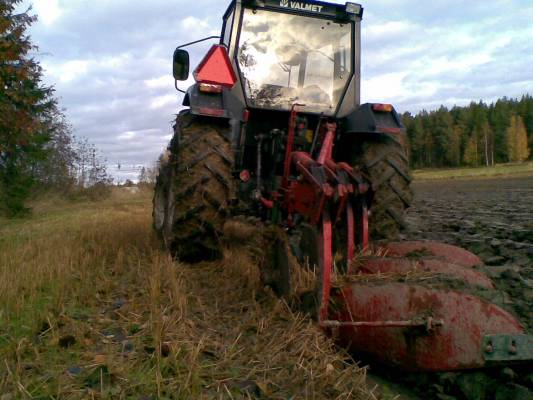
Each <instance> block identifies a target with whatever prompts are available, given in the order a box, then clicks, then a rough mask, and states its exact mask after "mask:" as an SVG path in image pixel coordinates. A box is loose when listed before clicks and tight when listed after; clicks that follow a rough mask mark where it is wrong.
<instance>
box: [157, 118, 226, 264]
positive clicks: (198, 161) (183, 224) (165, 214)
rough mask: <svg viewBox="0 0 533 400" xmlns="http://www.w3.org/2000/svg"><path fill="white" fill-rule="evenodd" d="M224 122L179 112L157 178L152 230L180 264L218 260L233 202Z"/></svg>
mask: <svg viewBox="0 0 533 400" xmlns="http://www.w3.org/2000/svg"><path fill="white" fill-rule="evenodd" d="M229 129H230V128H229V126H228V124H227V122H226V121H219V120H215V119H208V118H202V117H197V116H193V115H191V114H190V113H189V112H184V113H182V114H180V115H178V117H177V119H176V124H175V125H174V137H173V138H172V140H171V142H170V146H169V149H168V152H167V154H166V155H165V157H164V158H165V159H164V160H163V162H162V163H161V164H162V165H161V167H160V171H159V176H158V177H157V181H156V186H155V193H154V201H153V206H154V208H153V220H154V228H155V230H156V232H157V234H158V236H159V237H160V238H161V239H162V241H163V243H164V245H165V247H166V248H167V249H168V250H169V251H170V252H171V253H172V254H173V255H174V256H175V257H177V258H179V259H180V260H182V261H184V262H189V263H196V262H200V261H204V260H215V259H218V258H220V257H221V256H222V251H221V244H220V237H221V235H222V229H223V225H224V221H225V219H226V216H227V214H228V212H229V204H230V201H231V199H232V196H233V193H234V190H233V179H232V175H231V169H232V166H233V153H232V151H231V145H230V142H229V140H228V133H229Z"/></svg>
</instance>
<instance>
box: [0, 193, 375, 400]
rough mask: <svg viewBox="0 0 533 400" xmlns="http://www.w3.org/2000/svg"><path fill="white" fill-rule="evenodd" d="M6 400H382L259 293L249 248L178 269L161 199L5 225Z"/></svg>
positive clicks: (312, 332)
mask: <svg viewBox="0 0 533 400" xmlns="http://www.w3.org/2000/svg"><path fill="white" fill-rule="evenodd" d="M0 304H1V305H2V306H1V307H2V308H1V309H0V363H1V364H0V399H2V400H12V399H18V398H35V399H143V400H146V399H156V398H158V399H202V398H205V399H218V398H220V399H241V398H242V399H247V398H269V399H288V398H294V399H303V398H306V399H307V398H308V399H324V398H332V399H348V398H350V399H351V398H354V399H372V398H376V396H377V395H376V394H375V393H374V392H375V390H369V389H367V387H366V385H365V370H364V369H360V368H359V367H358V366H357V365H356V364H355V363H354V362H353V361H352V360H351V359H350V358H349V357H348V356H347V355H346V354H344V353H343V352H342V351H339V350H338V349H335V348H334V346H333V344H332V342H331V341H330V340H328V339H327V338H326V337H325V336H324V335H323V334H322V333H321V332H320V331H319V330H318V329H317V328H316V327H315V325H314V324H313V322H312V321H311V320H310V319H309V318H308V317H306V316H304V315H302V314H299V313H298V312H295V311H293V310H291V309H290V308H289V307H288V306H287V305H286V304H285V303H284V302H282V301H279V300H278V299H277V298H276V297H275V296H274V295H273V294H272V293H271V292H270V291H269V290H268V289H265V288H263V287H262V285H261V284H260V283H259V278H258V272H257V270H256V268H255V266H254V265H252V263H251V262H250V260H249V258H248V256H247V252H246V250H245V249H231V248H228V249H227V251H226V258H225V260H223V261H221V262H218V263H211V264H203V265H197V266H187V265H179V264H177V263H176V262H174V261H173V260H172V259H171V258H169V257H168V256H167V255H166V254H165V253H164V252H162V251H161V249H160V245H159V242H158V241H157V240H156V238H155V237H154V235H153V233H152V229H151V193H141V194H140V195H130V194H126V193H114V195H113V197H112V198H111V199H108V200H105V201H100V202H93V203H90V202H89V203H87V202H85V203H66V202H62V201H61V200H58V199H49V200H48V201H46V202H41V203H39V204H37V205H36V206H35V211H34V216H33V217H32V218H30V219H26V220H19V221H6V220H2V221H0Z"/></svg>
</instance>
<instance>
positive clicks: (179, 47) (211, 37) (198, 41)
mask: <svg viewBox="0 0 533 400" xmlns="http://www.w3.org/2000/svg"><path fill="white" fill-rule="evenodd" d="M211 39H220V36H209V37H206V38H203V39H200V40H195V41H194V42H190V43H186V44H182V45H181V46H178V47H176V50H177V49H182V48H184V47H187V46H190V45H192V44H196V43H201V42H205V41H206V40H211Z"/></svg>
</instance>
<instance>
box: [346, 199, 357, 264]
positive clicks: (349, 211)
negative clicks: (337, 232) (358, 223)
mask: <svg viewBox="0 0 533 400" xmlns="http://www.w3.org/2000/svg"><path fill="white" fill-rule="evenodd" d="M346 220H347V221H346V223H347V225H348V235H347V236H348V238H347V240H348V243H347V250H346V255H347V260H346V261H347V262H348V266H349V265H350V264H351V262H352V260H353V258H354V257H355V223H354V216H353V207H352V203H351V202H349V203H348V205H347V206H346Z"/></svg>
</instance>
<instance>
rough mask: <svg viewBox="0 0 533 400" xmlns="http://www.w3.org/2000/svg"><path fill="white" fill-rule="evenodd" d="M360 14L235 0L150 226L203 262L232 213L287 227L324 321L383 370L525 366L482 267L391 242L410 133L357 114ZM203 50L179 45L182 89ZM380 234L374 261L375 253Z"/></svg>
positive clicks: (401, 209)
mask: <svg viewBox="0 0 533 400" xmlns="http://www.w3.org/2000/svg"><path fill="white" fill-rule="evenodd" d="M362 16H363V8H362V7H361V5H359V4H355V3H346V4H345V5H338V4H330V3H324V2H318V1H290V0H234V1H232V3H231V4H230V6H229V8H228V9H227V11H226V13H225V15H224V18H223V27H222V32H221V36H220V37H217V38H218V39H219V43H218V44H216V45H213V46H212V47H211V49H210V50H209V52H208V53H207V55H206V56H205V57H204V59H203V60H202V61H201V62H200V64H199V65H198V67H197V68H196V69H195V70H194V72H193V76H194V79H195V81H196V82H195V84H194V85H192V86H191V87H189V88H188V90H187V91H186V92H184V93H185V97H184V100H183V105H184V106H186V107H187V109H186V110H184V111H181V112H180V113H179V115H178V116H177V119H176V123H175V127H174V128H175V133H174V137H173V138H172V140H171V142H170V145H169V148H168V151H167V153H166V154H167V155H166V157H165V160H163V162H162V165H161V169H160V173H159V177H158V179H157V183H156V188H155V196H154V212H153V215H154V226H155V229H156V231H157V232H158V234H159V236H160V237H161V238H162V240H163V242H164V244H165V245H166V247H167V248H168V249H169V251H171V252H172V253H173V254H174V255H175V256H176V257H177V258H179V259H180V260H182V261H184V262H189V263H195V262H199V261H202V260H213V259H216V258H218V257H220V256H221V245H220V239H221V236H222V234H223V226H224V223H225V222H226V221H227V220H228V219H229V218H233V217H235V216H237V215H239V216H240V215H246V216H251V217H255V218H256V219H260V220H262V221H263V223H265V224H269V225H270V226H272V225H274V226H278V227H280V229H281V230H282V231H283V232H286V234H287V235H290V236H291V241H290V242H291V246H290V248H291V249H292V252H293V253H294V255H295V256H296V257H297V258H298V259H299V260H303V259H305V260H308V263H310V264H313V265H314V266H315V267H316V271H318V272H317V281H318V283H317V293H318V294H317V299H318V300H317V303H318V305H317V313H316V314H317V316H318V323H319V324H320V325H321V326H322V327H324V329H326V330H328V331H332V330H334V331H335V332H336V336H337V337H338V339H339V341H340V342H341V343H342V344H344V345H346V346H349V347H351V348H352V349H353V350H354V351H356V352H359V353H366V354H367V355H369V356H371V357H373V358H374V359H376V360H377V361H379V362H384V363H387V364H390V365H396V366H401V367H403V368H405V369H410V370H433V371H442V370H457V369H468V368H478V367H484V366H491V365H498V364H502V363H503V364H509V363H523V362H530V361H531V359H532V358H533V345H532V343H533V342H532V340H531V337H530V336H528V335H526V333H525V331H524V328H523V327H522V325H521V324H520V323H519V322H518V321H517V320H516V318H515V317H514V316H513V315H512V313H511V312H510V311H508V310H505V309H504V308H503V306H498V305H496V304H493V303H492V302H490V299H492V298H494V297H495V294H494V293H495V289H494V286H493V283H492V282H491V281H490V279H489V278H488V277H487V276H485V275H484V274H483V273H482V272H480V271H479V270H478V269H477V267H478V266H479V265H480V264H481V261H480V260H479V258H478V257H476V256H475V255H473V254H471V253H469V252H467V251H466V250H463V249H460V248H457V247H453V246H450V245H446V244H441V243H435V242H393V240H396V239H397V238H398V234H399V232H400V230H401V229H403V228H404V227H405V220H404V214H405V211H406V210H407V208H408V207H409V205H410V202H411V197H412V195H411V190H410V183H411V176H410V175H409V171H408V158H407V154H406V134H405V129H404V127H403V125H402V123H401V120H400V117H399V115H398V114H397V113H396V111H395V109H394V108H393V107H392V106H391V105H389V104H362V105H361V104H360V81H361V76H360V64H361V58H360V49H361V46H360V43H361V19H362ZM207 39H214V38H213V37H210V38H206V39H201V40H198V41H196V42H193V43H188V44H187V45H184V46H180V47H178V48H177V49H176V51H175V53H174V60H173V72H174V77H175V79H176V82H177V81H184V80H186V79H187V78H188V76H189V54H188V53H187V51H185V50H183V47H185V46H188V45H191V44H195V43H198V42H200V41H203V40H207ZM176 88H178V86H177V85H176ZM178 90H179V89H178ZM370 237H372V240H377V239H379V240H381V242H380V243H382V244H381V246H382V247H381V254H380V255H379V256H377V255H374V256H371V255H368V254H370V253H371V252H370V251H369V250H368V249H369V248H370V247H371V244H370V242H369V238H370ZM383 243H384V244H383ZM287 247H288V246H287ZM365 252H366V253H367V255H366V256H364V257H361V256H359V257H356V256H357V255H361V254H365ZM372 254H376V252H374V253H372ZM276 258H277V259H280V260H281V261H280V260H278V261H276V262H277V264H279V265H278V267H279V268H280V269H283V271H281V272H280V273H279V274H277V276H278V279H277V281H276V282H269V283H271V284H272V285H273V286H275V287H276V288H277V291H278V292H279V293H280V294H284V293H286V292H287V291H288V290H290V288H289V284H288V282H289V281H290V270H289V267H288V266H287V265H288V264H287V262H286V260H285V261H283V257H276ZM334 267H335V268H336V270H337V271H340V272H341V273H342V275H343V276H344V280H343V284H341V285H339V284H338V283H337V284H336V285H332V271H333V269H334ZM333 286H334V287H333Z"/></svg>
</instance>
